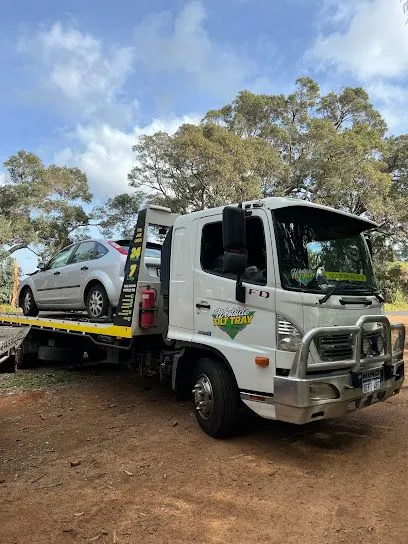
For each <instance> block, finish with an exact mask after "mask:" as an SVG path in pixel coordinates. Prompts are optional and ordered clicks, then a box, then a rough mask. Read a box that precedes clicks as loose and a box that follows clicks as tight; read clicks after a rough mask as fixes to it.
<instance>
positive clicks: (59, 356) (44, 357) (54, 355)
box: [38, 346, 83, 363]
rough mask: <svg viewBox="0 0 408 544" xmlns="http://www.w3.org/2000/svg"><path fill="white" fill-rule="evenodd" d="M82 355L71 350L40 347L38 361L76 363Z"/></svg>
mask: <svg viewBox="0 0 408 544" xmlns="http://www.w3.org/2000/svg"><path fill="white" fill-rule="evenodd" d="M82 355H83V354H81V353H80V352H79V351H77V350H74V349H71V348H56V347H51V346H40V347H39V348H38V359H39V360H41V361H50V362H59V363H76V362H78V359H80V358H81V357H82Z"/></svg>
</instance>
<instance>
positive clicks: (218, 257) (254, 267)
mask: <svg viewBox="0 0 408 544" xmlns="http://www.w3.org/2000/svg"><path fill="white" fill-rule="evenodd" d="M246 236H247V252H248V265H247V268H246V271H245V274H244V275H243V276H242V280H243V281H245V282H247V283H256V284H258V285H265V284H266V279H267V278H266V243H265V232H264V226H263V222H262V219H261V218H260V217H257V216H252V217H248V218H247V223H246ZM223 266H224V248H223V241H222V222H221V221H217V222H215V223H208V224H207V225H204V227H203V230H202V235H201V267H202V269H203V270H204V271H205V272H209V273H210V274H216V275H218V276H224V277H227V278H231V279H235V276H234V275H232V274H227V273H225V272H224V271H223Z"/></svg>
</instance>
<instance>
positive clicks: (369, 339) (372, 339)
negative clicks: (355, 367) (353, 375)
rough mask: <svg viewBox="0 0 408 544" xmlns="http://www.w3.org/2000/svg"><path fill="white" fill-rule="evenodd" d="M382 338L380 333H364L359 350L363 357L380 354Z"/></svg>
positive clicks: (382, 348)
mask: <svg viewBox="0 0 408 544" xmlns="http://www.w3.org/2000/svg"><path fill="white" fill-rule="evenodd" d="M384 345H385V343H384V338H383V336H382V334H381V333H378V334H366V335H364V336H363V338H362V343H361V352H362V355H364V356H365V357H369V356H373V355H376V356H378V355H381V354H382V353H383V352H384Z"/></svg>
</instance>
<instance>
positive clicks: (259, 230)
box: [194, 209, 276, 392]
mask: <svg viewBox="0 0 408 544" xmlns="http://www.w3.org/2000/svg"><path fill="white" fill-rule="evenodd" d="M197 236H198V239H197V244H196V246H197V250H196V258H195V270H194V275H195V277H194V312H195V320H194V329H195V341H196V342H197V343H201V344H206V345H211V346H213V347H214V348H215V349H217V350H219V351H221V352H222V353H223V354H224V356H225V357H226V358H227V359H228V361H230V362H232V364H233V370H234V373H235V375H236V378H237V381H238V385H239V387H240V389H241V390H242V389H248V390H253V391H265V392H268V391H271V387H273V385H272V382H273V380H272V379H271V380H270V383H271V385H270V387H266V385H265V377H266V376H267V375H268V376H271V377H272V375H273V373H274V367H275V348H276V334H275V322H276V316H275V287H274V286H275V277H274V267H273V257H272V244H271V231H270V224H269V222H268V216H267V214H266V212H265V210H262V209H257V210H253V212H252V215H251V216H250V217H248V218H247V249H248V268H247V272H246V275H245V276H244V278H243V283H244V285H245V287H246V303H245V304H241V303H239V302H237V301H236V298H235V287H236V278H235V277H233V276H231V275H228V274H225V273H224V272H223V270H222V256H223V242H222V216H221V214H219V215H214V216H212V217H207V218H202V219H200V220H199V225H198V233H197ZM257 355H261V356H266V357H268V358H269V361H270V364H269V367H268V368H267V369H265V368H259V367H257V366H256V365H255V357H256V356H257ZM271 392H272V391H271Z"/></svg>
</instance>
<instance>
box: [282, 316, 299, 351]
mask: <svg viewBox="0 0 408 544" xmlns="http://www.w3.org/2000/svg"><path fill="white" fill-rule="evenodd" d="M301 342H302V336H301V334H300V332H299V330H298V329H297V328H296V327H295V325H294V324H293V323H291V322H290V321H289V320H288V319H285V318H284V317H282V316H280V315H278V316H277V348H278V349H280V350H282V351H297V350H298V349H299V347H300V344H301Z"/></svg>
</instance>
